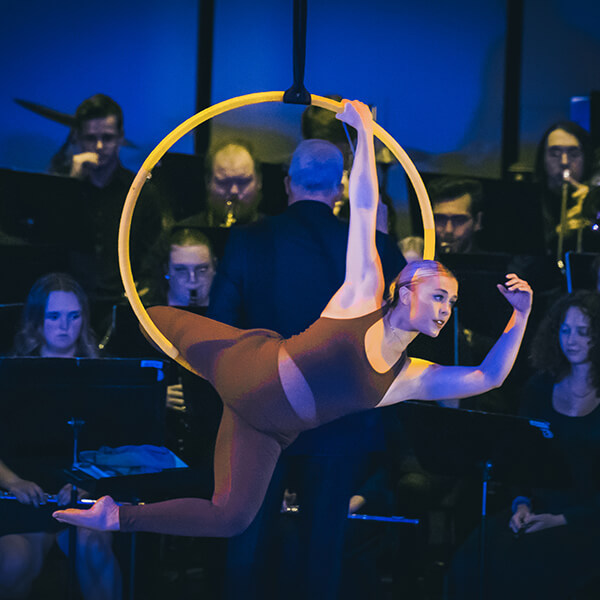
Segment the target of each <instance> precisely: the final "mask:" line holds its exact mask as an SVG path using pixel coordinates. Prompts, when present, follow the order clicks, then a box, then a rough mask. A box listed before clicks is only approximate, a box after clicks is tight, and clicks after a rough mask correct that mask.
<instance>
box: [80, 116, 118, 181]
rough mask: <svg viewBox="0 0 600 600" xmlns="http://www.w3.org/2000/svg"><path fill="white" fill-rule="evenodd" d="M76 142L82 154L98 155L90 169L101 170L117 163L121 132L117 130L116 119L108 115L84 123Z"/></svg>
mask: <svg viewBox="0 0 600 600" xmlns="http://www.w3.org/2000/svg"><path fill="white" fill-rule="evenodd" d="M77 141H78V143H79V146H80V148H81V150H82V151H83V152H95V153H96V154H97V155H98V164H96V165H92V166H91V168H94V169H101V168H105V167H108V166H113V165H115V164H116V163H117V162H118V161H119V149H120V148H121V144H122V143H123V132H122V131H120V130H119V127H118V125H117V117H115V116H114V115H110V116H108V117H101V118H98V119H90V120H89V121H84V122H83V123H82V125H81V130H80V131H78V132H77Z"/></svg>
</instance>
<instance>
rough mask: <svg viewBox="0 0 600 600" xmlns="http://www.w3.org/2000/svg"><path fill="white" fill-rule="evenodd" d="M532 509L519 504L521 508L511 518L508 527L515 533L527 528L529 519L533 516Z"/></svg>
mask: <svg viewBox="0 0 600 600" xmlns="http://www.w3.org/2000/svg"><path fill="white" fill-rule="evenodd" d="M532 514H533V513H532V512H531V508H529V506H527V505H526V504H519V507H518V508H517V510H516V511H515V513H514V514H513V516H512V517H511V518H510V522H509V524H508V526H509V527H510V528H511V529H512V531H513V533H519V531H520V530H521V529H522V528H523V527H525V524H526V523H527V519H528V518H529V517H530V516H531V515H532Z"/></svg>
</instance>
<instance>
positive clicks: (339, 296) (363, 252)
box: [323, 100, 385, 318]
mask: <svg viewBox="0 0 600 600" xmlns="http://www.w3.org/2000/svg"><path fill="white" fill-rule="evenodd" d="M344 103H345V106H344V110H343V111H342V112H341V113H339V114H338V115H337V118H338V119H340V121H344V122H345V123H348V125H351V126H352V127H354V128H355V129H356V131H357V133H358V140H357V146H356V155H355V157H354V163H353V165H352V171H351V173H350V187H349V195H350V230H349V233H348V249H347V251H346V278H345V279H344V283H343V284H342V286H341V287H340V289H339V290H338V291H337V292H336V294H335V295H334V296H333V298H332V299H331V301H330V302H329V304H328V305H327V307H326V308H325V310H324V311H323V316H325V317H332V318H351V317H356V316H361V315H364V314H367V313H369V312H371V311H373V310H376V309H377V308H379V307H380V306H381V299H382V297H383V291H384V287H385V284H384V280H383V273H382V270H381V261H380V259H379V254H378V253H377V247H376V245H375V231H376V224H377V205H378V203H379V189H378V185H377V169H376V166H375V148H374V145H373V117H372V115H371V111H370V110H369V107H368V106H366V105H365V104H363V103H362V102H358V101H357V100H353V101H347V100H345V101H344Z"/></svg>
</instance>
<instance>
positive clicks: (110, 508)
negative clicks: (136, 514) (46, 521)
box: [52, 496, 119, 531]
mask: <svg viewBox="0 0 600 600" xmlns="http://www.w3.org/2000/svg"><path fill="white" fill-rule="evenodd" d="M52 516H53V517H54V518H55V519H56V520H57V521H60V522H61V523H67V524H68V525H75V526H77V527H87V528H88V529H96V530H98V531H119V506H118V504H116V502H115V501H114V500H113V499H112V498H111V497H110V496H102V498H100V499H99V500H98V501H97V502H96V503H95V504H94V505H93V506H92V508H90V509H88V510H79V509H76V508H67V509H66V510H57V511H55V512H53V513H52Z"/></svg>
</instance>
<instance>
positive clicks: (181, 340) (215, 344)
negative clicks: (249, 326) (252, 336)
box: [148, 306, 243, 380]
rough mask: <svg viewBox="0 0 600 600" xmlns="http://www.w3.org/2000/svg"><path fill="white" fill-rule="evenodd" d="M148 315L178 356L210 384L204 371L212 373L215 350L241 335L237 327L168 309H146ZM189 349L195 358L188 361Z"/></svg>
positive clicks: (241, 331) (176, 309)
mask: <svg viewBox="0 0 600 600" xmlns="http://www.w3.org/2000/svg"><path fill="white" fill-rule="evenodd" d="M148 314H149V315H150V318H151V319H152V321H153V322H154V324H155V325H156V326H157V327H158V329H160V331H161V332H162V333H163V335H164V336H165V337H166V338H167V339H168V340H169V341H170V342H171V343H172V344H173V345H174V346H175V347H176V348H177V349H178V350H179V353H180V354H181V356H183V357H184V358H186V360H188V361H190V362H192V363H193V364H192V366H193V367H194V369H196V371H197V372H198V373H199V374H200V375H201V376H202V377H204V378H206V379H209V380H210V377H209V376H208V375H209V373H207V371H209V372H211V371H212V361H213V360H214V357H215V354H216V349H221V348H223V347H225V346H227V345H231V344H233V343H234V342H235V340H236V339H237V338H238V337H239V336H240V334H241V333H243V330H240V329H237V328H236V327H231V326H230V325H225V324H224V323H219V322H218V321H213V320H212V319H209V318H207V317H203V316H201V315H196V314H194V313H190V312H188V311H185V310H181V309H178V308H173V307H170V306H154V307H152V308H149V309H148ZM203 342H206V344H203ZM192 347H194V356H193V357H190V356H189V354H188V352H189V350H190V348H192ZM203 348H204V350H205V351H203Z"/></svg>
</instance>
